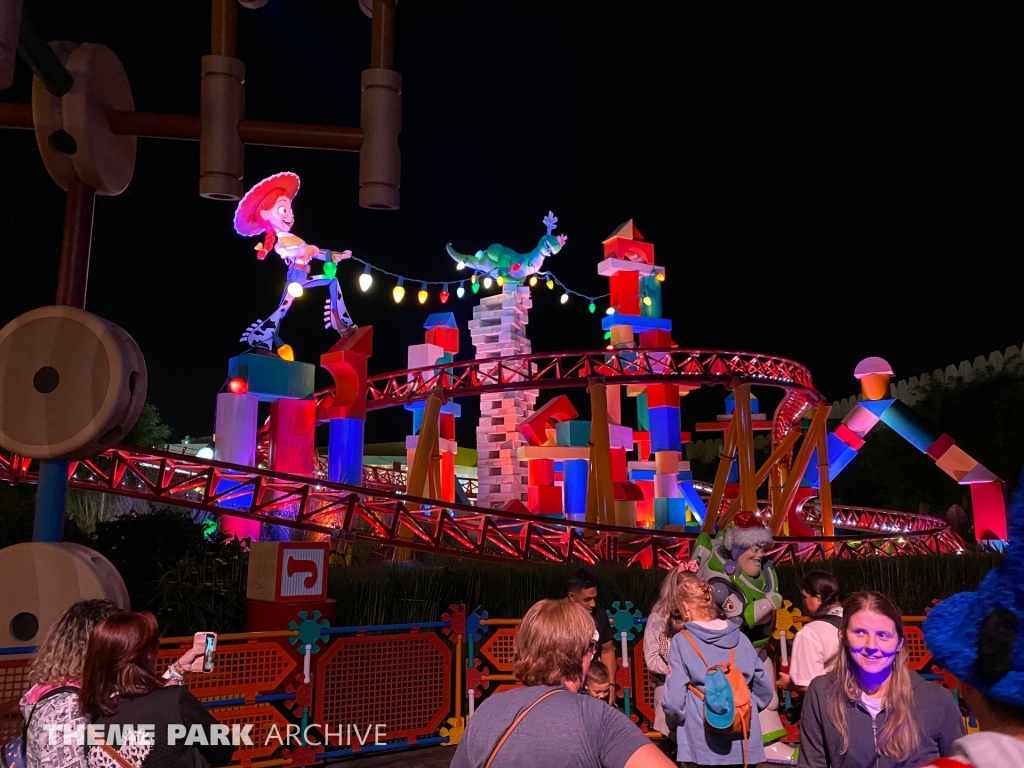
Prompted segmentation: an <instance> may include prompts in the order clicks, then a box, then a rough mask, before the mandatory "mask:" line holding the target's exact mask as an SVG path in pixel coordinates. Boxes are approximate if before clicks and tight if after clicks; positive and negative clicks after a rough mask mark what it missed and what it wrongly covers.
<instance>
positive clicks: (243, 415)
mask: <svg viewBox="0 0 1024 768" xmlns="http://www.w3.org/2000/svg"><path fill="white" fill-rule="evenodd" d="M259 405H260V402H259V399H258V398H257V397H256V395H251V394H238V395H236V394H235V393H234V392H221V393H220V394H219V395H217V412H216V422H215V423H216V431H215V432H214V434H215V435H216V436H217V437H216V440H215V442H214V446H213V457H214V458H215V459H216V460H217V461H226V462H227V463H229V464H243V465H244V466H247V467H252V466H255V465H256V432H257V426H258V418H257V416H258V409H259Z"/></svg>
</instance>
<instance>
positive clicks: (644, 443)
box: [633, 432, 689, 461]
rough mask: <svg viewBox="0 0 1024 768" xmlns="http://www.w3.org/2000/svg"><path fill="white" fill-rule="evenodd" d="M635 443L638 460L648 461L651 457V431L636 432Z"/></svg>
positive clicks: (634, 434) (634, 435)
mask: <svg viewBox="0 0 1024 768" xmlns="http://www.w3.org/2000/svg"><path fill="white" fill-rule="evenodd" d="M687 442H689V441H687ZM633 444H634V445H635V446H636V458H637V461H647V460H648V459H649V458H650V457H651V433H650V432H634V433H633Z"/></svg>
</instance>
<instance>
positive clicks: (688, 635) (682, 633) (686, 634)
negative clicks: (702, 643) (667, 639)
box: [680, 629, 708, 667]
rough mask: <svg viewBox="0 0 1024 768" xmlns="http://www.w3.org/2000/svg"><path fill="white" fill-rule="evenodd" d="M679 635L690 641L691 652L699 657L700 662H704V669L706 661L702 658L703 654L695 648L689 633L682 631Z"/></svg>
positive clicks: (695, 645) (694, 642) (695, 644)
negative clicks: (694, 652)
mask: <svg viewBox="0 0 1024 768" xmlns="http://www.w3.org/2000/svg"><path fill="white" fill-rule="evenodd" d="M680 634H681V635H683V636H684V637H685V638H686V639H687V640H689V641H690V645H692V646H693V650H695V651H696V652H697V655H698V656H699V657H700V660H701V661H703V662H704V666H705V667H706V666H707V665H708V660H707V659H705V658H704V654H703V653H701V652H700V648H698V647H697V643H696V641H694V639H693V638H692V637H691V636H690V633H689V632H687V631H686V630H685V629H684V630H683V631H682V632H681V633H680Z"/></svg>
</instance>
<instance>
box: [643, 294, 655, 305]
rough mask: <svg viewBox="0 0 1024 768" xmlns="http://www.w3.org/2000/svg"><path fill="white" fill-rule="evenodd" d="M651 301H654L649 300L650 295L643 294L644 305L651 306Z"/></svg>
mask: <svg viewBox="0 0 1024 768" xmlns="http://www.w3.org/2000/svg"><path fill="white" fill-rule="evenodd" d="M653 303H654V302H653V301H651V297H650V296H644V306H645V307H649V306H651V304H653Z"/></svg>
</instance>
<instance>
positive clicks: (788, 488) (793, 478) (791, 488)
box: [772, 405, 832, 536]
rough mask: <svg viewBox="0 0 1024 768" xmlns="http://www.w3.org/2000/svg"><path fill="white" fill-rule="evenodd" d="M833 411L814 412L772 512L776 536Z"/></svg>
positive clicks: (826, 408) (825, 408)
mask: <svg viewBox="0 0 1024 768" xmlns="http://www.w3.org/2000/svg"><path fill="white" fill-rule="evenodd" d="M831 410H832V406H831V405H821V406H818V408H816V409H815V411H814V416H813V418H812V419H811V426H810V429H808V430H807V435H806V437H805V438H804V442H803V444H802V445H801V446H800V450H799V451H797V454H796V459H794V460H793V468H792V469H791V470H790V472H789V477H788V478H787V480H786V485H785V487H784V488H783V489H782V499H781V500H780V501H779V506H778V507H777V508H775V509H773V510H772V531H773V532H774V533H775V535H776V536H778V535H779V532H780V531H781V530H782V523H783V522H784V521H785V519H786V513H787V511H788V510H789V505H790V504H792V503H793V497H794V496H795V495H796V491H797V488H799V487H800V481H801V480H803V479H804V473H805V472H806V471H807V465H808V464H809V463H810V461H811V452H812V451H813V450H814V449H815V447H816V446H817V439H818V433H819V432H820V431H822V430H824V429H825V423H826V422H827V420H828V414H829V411H831Z"/></svg>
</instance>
